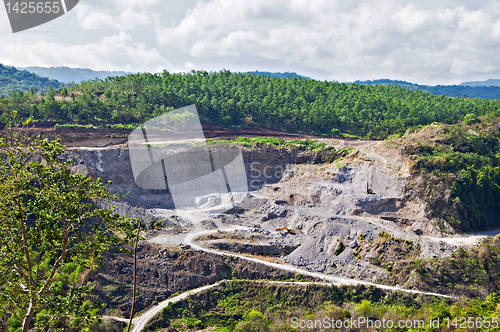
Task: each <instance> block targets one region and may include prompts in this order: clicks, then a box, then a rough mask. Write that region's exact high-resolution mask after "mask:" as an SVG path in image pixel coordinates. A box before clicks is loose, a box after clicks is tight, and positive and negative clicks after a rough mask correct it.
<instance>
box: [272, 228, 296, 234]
mask: <svg viewBox="0 0 500 332" xmlns="http://www.w3.org/2000/svg"><path fill="white" fill-rule="evenodd" d="M276 230H277V231H278V232H280V234H282V233H281V232H283V231H285V232H286V233H288V234H295V231H294V230H293V229H289V228H288V227H281V228H276Z"/></svg>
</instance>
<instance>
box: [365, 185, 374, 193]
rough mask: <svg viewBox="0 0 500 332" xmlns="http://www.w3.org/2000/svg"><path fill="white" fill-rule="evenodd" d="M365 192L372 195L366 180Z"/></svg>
mask: <svg viewBox="0 0 500 332" xmlns="http://www.w3.org/2000/svg"><path fill="white" fill-rule="evenodd" d="M366 193H367V194H370V195H374V194H375V193H374V192H373V189H372V188H370V187H369V186H368V182H367V183H366Z"/></svg>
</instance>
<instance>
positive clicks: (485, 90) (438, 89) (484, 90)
mask: <svg viewBox="0 0 500 332" xmlns="http://www.w3.org/2000/svg"><path fill="white" fill-rule="evenodd" d="M489 81H492V82H495V81H498V82H500V80H488V81H483V82H464V83H461V84H460V85H434V86H431V85H420V84H415V83H410V82H406V81H398V80H390V79H381V80H373V81H355V82H354V83H353V84H363V85H376V84H382V85H389V84H393V85H398V86H401V87H403V88H405V89H411V90H413V91H417V90H421V91H423V92H429V93H432V94H434V95H443V96H448V97H464V96H465V97H468V98H484V99H500V86H484V85H480V84H487V83H486V82H489ZM470 83H474V85H469V84H470Z"/></svg>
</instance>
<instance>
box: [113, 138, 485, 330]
mask: <svg viewBox="0 0 500 332" xmlns="http://www.w3.org/2000/svg"><path fill="white" fill-rule="evenodd" d="M380 143H381V142H376V141H364V142H348V143H347V144H346V143H345V142H342V144H345V146H349V147H353V148H356V149H359V150H360V151H362V152H364V153H365V154H366V155H368V156H369V157H371V158H373V159H374V161H375V162H376V163H377V164H378V166H379V167H378V169H379V170H378V171H380V169H389V167H388V161H387V159H386V158H384V156H381V155H380V154H378V153H377V152H376V148H377V146H378V144H380ZM391 171H395V170H392V169H391ZM396 172H398V171H396ZM398 173H400V174H401V175H402V173H404V172H401V171H399V172H398ZM376 175H377V177H379V174H376ZM230 207H231V206H228V207H227V208H230ZM220 208H224V206H218V207H217V209H220ZM210 210H212V211H213V210H214V209H210ZM205 212H209V210H201V209H198V210H196V209H193V210H177V214H178V215H179V216H181V217H182V218H183V219H184V220H188V221H190V222H191V223H192V224H193V225H194V229H193V230H192V231H191V232H190V233H188V234H186V237H185V238H184V242H185V243H186V244H188V245H190V246H191V248H193V249H195V250H200V251H205V252H208V253H212V254H217V255H223V256H229V257H238V258H240V259H245V260H248V261H252V262H255V263H259V264H264V265H267V266H270V267H272V268H275V269H281V270H285V271H289V272H292V273H299V274H302V275H307V276H311V277H314V278H318V279H322V280H325V283H314V284H325V285H366V286H374V287H377V288H380V289H385V290H390V291H400V292H406V293H412V294H424V295H431V296H439V297H445V298H453V297H452V296H449V295H444V294H438V293H431V292H423V291H418V290H409V289H402V288H400V287H393V286H387V285H382V284H375V283H370V282H365V281H361V280H356V279H350V278H343V277H336V276H332V275H328V274H323V273H318V272H310V271H307V270H303V269H300V268H297V267H295V266H292V265H288V264H277V263H271V262H267V261H263V260H259V259H255V258H251V257H246V256H243V255H238V254H234V253H226V252H221V251H218V250H213V249H207V248H204V247H201V246H199V245H198V244H197V243H196V242H195V239H196V238H198V237H199V236H201V235H206V234H210V233H214V232H216V230H205V229H203V228H202V226H201V222H202V221H203V220H204V213H205ZM237 229H247V228H245V227H241V226H236V227H234V226H233V227H225V228H220V230H224V231H234V230H237ZM488 235H490V234H487V235H486V234H484V235H483V234H481V236H488ZM491 235H494V234H491ZM491 235H490V236H491ZM478 238H479V237H477V236H469V237H460V238H459V237H456V238H446V240H445V239H443V238H429V239H432V240H440V241H446V242H449V243H452V244H453V243H455V244H458V243H460V242H462V241H466V242H467V243H469V242H470V243H471V244H472V242H474V243H475V241H477V239H478ZM222 282H224V281H220V282H217V283H215V284H212V285H208V286H204V287H201V288H197V289H194V290H190V291H187V292H184V293H182V294H181V295H179V296H176V297H174V298H171V299H168V300H165V301H163V302H161V303H159V304H158V305H156V306H154V307H152V308H150V309H149V310H147V311H145V312H144V313H142V314H141V315H140V316H138V317H136V318H134V319H133V324H134V328H133V329H132V332H140V331H142V330H143V329H144V328H145V326H146V325H147V323H148V322H149V321H150V320H151V319H152V318H153V317H154V316H155V315H157V314H158V313H159V312H161V310H163V309H164V308H166V307H167V306H168V305H169V304H171V303H176V302H179V301H182V300H183V299H185V298H187V297H188V296H190V295H192V294H197V293H200V292H203V291H206V290H208V289H211V288H213V287H215V286H218V285H220V284H221V283H222ZM265 282H266V283H281V284H286V283H287V282H272V281H265ZM288 283H289V284H290V282H288ZM292 284H313V283H300V282H292ZM104 318H108V319H115V320H119V321H123V322H128V320H127V319H124V318H118V317H104Z"/></svg>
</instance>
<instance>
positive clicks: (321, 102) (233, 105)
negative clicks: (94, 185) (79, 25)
mask: <svg viewBox="0 0 500 332" xmlns="http://www.w3.org/2000/svg"><path fill="white" fill-rule="evenodd" d="M56 94H59V95H61V96H62V97H64V98H55V97H56V96H55V94H54V93H53V92H50V91H49V93H47V94H46V95H44V96H42V97H40V96H33V95H30V94H23V93H13V94H11V95H10V96H8V97H7V98H4V99H0V111H1V113H2V115H1V118H0V121H2V122H5V119H6V117H7V115H8V114H9V113H10V112H11V111H13V110H16V111H18V114H19V115H21V116H22V117H23V118H26V117H29V116H30V115H31V116H33V117H34V119H35V120H39V121H57V122H59V123H60V124H61V123H68V122H79V123H94V124H110V123H115V124H128V123H142V122H144V121H146V120H148V119H150V118H153V117H155V116H158V115H160V114H162V113H164V112H165V111H167V110H169V109H173V108H179V107H183V106H186V105H190V104H196V106H197V108H198V111H199V113H200V116H201V117H202V120H205V121H207V122H211V123H219V124H224V125H227V126H244V125H247V124H254V125H260V126H264V127H269V128H273V129H280V130H286V131H292V132H302V133H312V134H327V135H328V134H331V133H332V130H333V134H334V135H339V134H340V133H344V134H351V135H357V136H361V137H367V138H377V137H379V138H383V137H387V136H388V135H390V134H392V133H397V132H404V131H406V129H407V128H408V127H410V126H417V125H426V124H430V123H432V122H435V121H437V122H445V123H457V122H459V121H461V120H462V119H463V118H464V116H465V115H467V114H469V113H470V114H475V115H492V116H498V115H500V101H496V100H486V99H468V98H450V97H444V96H435V95H432V94H430V93H424V92H422V91H411V90H407V89H404V88H402V87H398V86H394V85H389V86H383V85H375V86H370V85H356V84H344V83H335V82H321V81H315V80H305V79H301V78H287V79H283V78H272V77H265V76H257V75H253V74H233V73H231V72H229V71H221V72H216V73H213V72H212V73H208V72H206V71H198V72H194V71H193V72H190V73H182V74H171V73H168V72H167V71H164V72H163V73H161V74H149V73H145V74H135V75H128V76H125V77H112V78H107V79H105V80H94V81H90V82H84V83H82V84H78V85H75V86H73V87H71V88H68V89H62V90H59V91H56ZM56 99H57V100H56Z"/></svg>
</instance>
